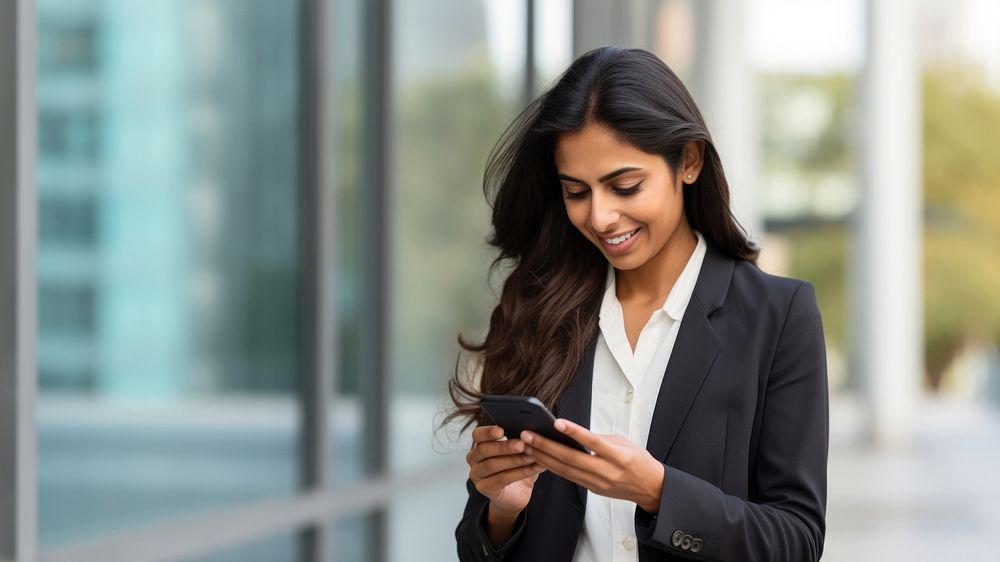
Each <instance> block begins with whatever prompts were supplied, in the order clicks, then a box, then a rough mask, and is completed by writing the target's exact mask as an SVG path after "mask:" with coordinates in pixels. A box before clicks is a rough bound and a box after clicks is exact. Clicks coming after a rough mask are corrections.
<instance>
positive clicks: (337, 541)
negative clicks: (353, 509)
mask: <svg viewBox="0 0 1000 562" xmlns="http://www.w3.org/2000/svg"><path fill="white" fill-rule="evenodd" d="M373 523H374V520H373V519H372V515H371V514H360V515H351V516H346V517H344V518H342V519H340V520H337V521H334V523H333V538H332V540H333V544H332V548H331V550H332V553H333V558H332V559H331V560H332V562H370V561H371V560H374V554H373V553H372V552H371V550H372V549H371V546H372V544H373V543H372V534H373V533H374V525H373Z"/></svg>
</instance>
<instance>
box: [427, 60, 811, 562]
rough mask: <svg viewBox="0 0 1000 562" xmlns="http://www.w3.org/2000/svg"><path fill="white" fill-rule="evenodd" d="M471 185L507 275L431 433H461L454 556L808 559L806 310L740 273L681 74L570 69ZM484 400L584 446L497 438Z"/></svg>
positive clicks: (640, 63) (739, 246) (590, 65)
mask: <svg viewBox="0 0 1000 562" xmlns="http://www.w3.org/2000/svg"><path fill="white" fill-rule="evenodd" d="M484 187H485V189H486V190H487V193H488V196H490V197H491V206H492V223H493V232H492V235H491V237H490V239H489V241H490V243H491V244H492V245H493V246H495V247H496V248H497V249H498V250H499V256H498V257H497V260H496V261H494V263H493V265H494V267H495V266H497V265H498V264H501V263H507V264H509V265H510V266H511V270H510V273H509V275H508V277H507V278H506V280H505V282H504V283H503V288H502V292H501V295H500V299H499V304H497V306H496V308H495V309H494V310H493V313H492V316H491V318H490V325H489V332H488V333H487V335H486V337H485V339H484V340H483V341H482V342H481V343H479V344H476V343H470V342H468V341H466V340H465V339H464V338H462V337H461V336H460V337H459V342H460V344H461V345H462V346H463V348H465V349H466V350H467V351H470V352H472V357H473V358H474V360H473V361H472V362H471V365H472V367H469V366H468V365H469V364H470V363H468V362H467V363H465V364H461V363H460V365H459V366H458V367H456V371H455V374H454V377H453V378H452V380H451V381H450V383H449V388H450V391H451V397H452V400H453V401H454V404H455V407H454V409H453V410H452V411H451V412H450V414H449V416H447V417H446V418H445V423H447V422H448V421H450V420H452V419H456V418H464V419H465V421H466V424H465V427H464V428H465V429H467V428H468V427H470V426H472V425H475V426H476V427H475V428H474V429H473V431H472V441H473V447H472V449H471V450H470V451H469V453H468V455H467V460H468V463H469V478H468V480H467V481H466V488H467V489H468V493H469V497H468V502H467V504H466V506H465V510H464V513H463V514H462V517H461V520H460V522H459V523H458V526H457V528H456V530H455V536H456V539H457V543H458V554H459V558H460V559H461V560H463V561H471V560H479V561H486V560H538V561H574V562H591V561H593V562H597V561H619V560H639V561H653V560H683V559H694V560H727V561H728V560H759V561H769V562H776V561H784V560H787V561H795V562H802V561H807V560H817V559H819V557H820V555H821V554H822V551H823V539H824V533H825V511H826V508H825V506H826V463H827V443H828V419H829V413H828V395H827V376H826V358H825V350H824V338H823V328H822V322H821V319H820V314H819V310H818V308H817V304H816V295H815V292H814V289H813V286H812V285H811V284H809V283H807V282H803V281H799V280H795V279H789V278H784V277H778V276H774V275H769V274H767V273H765V272H763V271H761V270H760V269H758V268H757V266H756V258H757V253H758V252H757V249H756V248H755V247H754V246H753V245H752V244H751V243H750V242H749V241H748V240H747V238H746V236H745V235H744V233H743V231H742V229H741V228H740V227H739V225H738V224H737V223H736V221H735V220H734V218H733V215H732V213H731V211H730V209H729V188H728V186H727V183H726V179H725V175H724V174H723V170H722V166H721V164H720V158H719V154H718V152H717V151H716V149H715V147H714V146H713V144H712V138H711V136H710V135H709V133H708V131H707V129H706V127H705V123H704V120H703V119H702V116H701V114H700V113H699V111H698V108H697V107H696V106H695V103H694V101H693V100H692V99H691V96H690V95H689V93H688V92H687V90H686V89H685V87H684V85H683V84H682V83H681V81H680V80H679V79H678V78H677V76H676V75H675V74H674V73H673V72H672V71H671V70H670V69H669V68H668V67H667V66H666V65H664V63H663V62H662V61H660V60H659V59H658V58H657V57H656V56H654V55H652V54H651V53H649V52H647V51H644V50H640V49H623V48H613V47H603V48H599V49H595V50H593V51H590V52H588V53H586V54H584V55H583V56H581V57H580V58H579V59H577V60H576V61H574V62H573V63H572V65H571V66H570V67H569V68H568V69H567V70H566V72H565V73H564V74H563V75H562V76H561V77H560V78H559V80H558V81H557V83H555V85H554V86H552V87H551V89H549V90H548V91H547V92H545V93H544V94H543V95H541V96H540V97H539V98H538V99H537V100H535V101H534V102H532V103H531V104H530V105H529V107H528V108H527V109H526V110H525V111H524V112H522V114H521V115H520V116H519V117H518V118H517V119H516V120H515V122H514V123H513V124H512V125H511V126H510V127H509V128H508V129H507V131H506V132H505V133H504V135H503V137H502V138H501V140H500V142H499V143H498V144H497V145H496V147H495V148H494V150H493V152H492V153H491V155H490V158H489V160H488V162H487V166H486V173H485V185H484ZM463 365H464V367H463ZM480 394H509V395H532V396H536V397H537V398H539V399H540V400H541V401H542V402H544V403H545V404H546V405H547V406H548V407H549V408H550V409H552V410H553V413H554V414H555V415H556V416H557V417H558V418H559V419H558V421H557V423H556V426H557V429H558V430H560V431H562V432H564V433H566V434H568V435H569V436H571V437H573V438H575V439H576V440H577V441H579V442H581V443H583V444H585V445H587V446H588V447H589V448H590V449H591V450H592V451H593V452H592V453H591V454H587V453H583V452H579V451H577V450H574V449H572V448H569V447H566V446H564V445H562V444H559V443H556V442H553V441H550V440H548V439H545V438H542V437H541V436H539V435H537V434H533V433H531V432H527V431H525V432H523V433H521V434H520V439H503V438H502V434H503V432H502V430H501V428H499V427H497V426H494V425H491V423H492V422H491V421H490V420H489V419H488V418H487V417H486V415H485V414H484V412H483V411H482V410H481V409H480V408H479V404H478V399H479V396H480Z"/></svg>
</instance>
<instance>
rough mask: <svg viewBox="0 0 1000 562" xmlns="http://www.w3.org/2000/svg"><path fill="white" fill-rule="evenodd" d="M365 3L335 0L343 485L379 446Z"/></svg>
mask: <svg viewBox="0 0 1000 562" xmlns="http://www.w3.org/2000/svg"><path fill="white" fill-rule="evenodd" d="M364 8H365V6H364V3H363V2H362V1H361V0H342V1H341V0H338V1H337V2H334V3H333V10H332V11H333V14H332V20H333V21H331V22H329V26H330V28H331V29H332V30H333V34H332V38H331V39H332V41H331V42H332V46H331V48H332V50H333V52H332V53H331V56H330V61H331V64H332V66H333V68H332V72H331V76H332V80H333V92H334V96H333V100H334V106H333V107H332V111H331V113H332V123H330V124H328V125H329V126H330V129H329V130H328V132H327V134H329V135H331V136H332V137H333V138H334V142H333V146H334V147H335V155H334V166H333V176H334V180H333V181H334V182H335V186H336V188H335V193H336V196H335V207H336V209H335V213H336V221H335V224H336V229H337V230H336V233H335V237H336V238H335V241H336V248H335V252H336V257H335V263H336V266H335V268H334V269H335V271H336V279H335V282H334V283H335V291H334V293H335V295H334V298H335V300H336V313H337V319H336V328H337V358H336V361H337V367H336V368H337V379H336V380H337V385H336V388H334V397H333V400H332V401H331V406H330V414H329V415H330V420H331V423H332V426H333V432H334V434H333V436H332V437H333V447H332V449H331V450H332V454H333V458H332V463H331V466H332V468H333V479H334V482H335V484H337V485H344V484H346V483H348V482H351V481H355V480H358V479H360V478H363V477H364V475H365V473H366V467H367V463H366V459H367V458H368V455H369V454H370V452H371V450H372V448H371V447H366V446H365V445H366V443H369V442H370V439H369V438H368V436H367V433H366V427H370V424H367V423H366V420H367V419H368V416H369V415H371V410H372V409H371V403H372V385H371V380H372V377H371V375H370V373H371V372H372V369H371V366H370V365H369V364H368V361H369V358H370V357H371V349H372V348H371V342H370V341H367V340H368V338H367V336H366V330H367V327H368V326H369V325H370V324H369V320H370V319H371V315H370V314H366V313H365V310H364V306H365V305H364V303H366V302H369V299H370V297H371V295H370V291H371V290H372V287H373V286H375V285H374V283H373V282H372V280H371V278H370V277H371V274H370V272H371V267H370V260H371V259H372V255H371V254H372V252H371V249H370V248H369V247H367V246H366V241H365V239H364V236H363V232H364V231H365V229H366V228H367V227H366V221H369V220H372V219H371V217H372V215H373V211H374V209H372V208H371V205H370V204H369V203H368V202H369V201H370V199H369V198H368V197H367V195H368V192H369V191H370V190H371V187H370V186H367V185H364V183H363V177H362V173H361V168H362V165H363V162H364V158H365V155H364V146H365V140H366V139H365V135H366V134H367V133H366V128H365V127H364V125H363V122H362V118H363V116H364V114H365V111H368V110H369V108H368V107H367V106H366V104H368V103H370V98H369V96H366V95H364V92H365V82H364V81H365V63H366V61H365V60H363V57H364V56H365V54H366V52H367V51H366V50H365V49H364V48H363V46H362V43H363V41H364V36H363V34H362V31H363V29H364V25H363V24H364V22H363V19H364Z"/></svg>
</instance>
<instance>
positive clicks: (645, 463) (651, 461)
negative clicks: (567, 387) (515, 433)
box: [521, 418, 664, 513]
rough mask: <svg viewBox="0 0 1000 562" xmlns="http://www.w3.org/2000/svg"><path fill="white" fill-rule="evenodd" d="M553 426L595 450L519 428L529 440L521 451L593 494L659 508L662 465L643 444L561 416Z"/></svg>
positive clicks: (649, 508)
mask: <svg viewBox="0 0 1000 562" xmlns="http://www.w3.org/2000/svg"><path fill="white" fill-rule="evenodd" d="M556 429H557V430H559V431H561V432H563V433H565V434H566V435H568V436H570V437H572V438H573V439H575V440H576V441H577V442H578V443H581V444H583V445H586V446H587V447H589V448H590V450H591V451H593V453H594V454H592V455H588V454H587V453H584V452H582V451H578V450H576V449H573V448H571V447H567V446H566V445H563V444H562V443H557V442H555V441H552V440H551V439H546V438H545V437H542V436H541V435H538V434H537V433H534V432H531V431H522V432H521V440H522V441H524V442H525V443H527V444H528V446H526V447H525V448H524V454H526V455H530V456H533V457H534V458H535V459H536V462H537V463H538V464H540V465H542V466H543V467H545V468H547V469H549V470H551V471H552V472H554V473H556V474H558V475H559V476H562V477H563V478H565V479H567V480H570V481H572V482H575V483H577V484H579V485H581V486H583V487H584V488H587V489H588V490H590V491H591V492H594V493H595V494H600V495H602V496H607V497H610V498H618V499H623V500H629V501H633V502H635V503H636V504H637V505H638V506H639V507H641V508H642V509H644V510H645V511H646V512H648V513H656V512H657V511H659V507H660V492H661V491H662V489H663V471H664V467H663V464H662V463H661V462H660V461H658V460H656V459H655V458H653V455H650V454H649V451H647V450H646V449H645V447H641V446H639V445H636V444H635V443H633V442H632V441H629V440H628V438H626V437H624V436H622V435H598V434H596V433H592V432H591V431H590V430H588V429H587V428H585V427H583V426H580V425H577V424H575V423H573V422H571V421H569V420H567V419H564V418H559V419H558V420H556Z"/></svg>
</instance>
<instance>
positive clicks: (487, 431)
mask: <svg viewBox="0 0 1000 562" xmlns="http://www.w3.org/2000/svg"><path fill="white" fill-rule="evenodd" d="M501 437H503V429H501V428H500V426H498V425H481V426H479V427H477V428H476V429H473V430H472V446H473V447H475V446H476V445H478V444H479V443H482V442H484V441H496V440H497V439H500V438H501Z"/></svg>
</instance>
